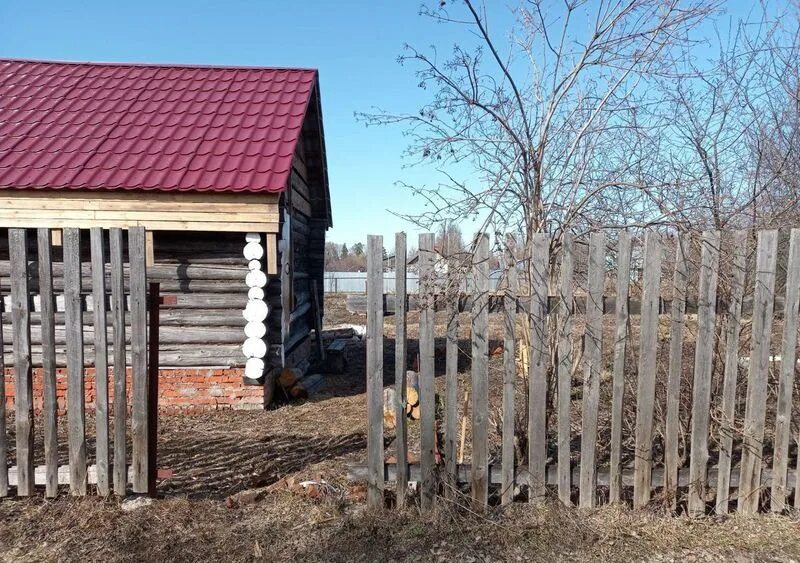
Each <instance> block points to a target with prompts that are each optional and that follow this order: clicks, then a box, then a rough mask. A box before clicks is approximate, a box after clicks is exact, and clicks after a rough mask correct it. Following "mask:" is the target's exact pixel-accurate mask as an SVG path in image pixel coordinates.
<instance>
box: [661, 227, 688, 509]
mask: <svg viewBox="0 0 800 563" xmlns="http://www.w3.org/2000/svg"><path fill="white" fill-rule="evenodd" d="M688 253H689V237H688V236H686V235H680V236H679V237H678V239H677V240H676V242H675V270H674V273H673V275H672V304H671V306H670V329H669V368H668V373H667V420H666V424H665V428H664V493H665V495H666V498H667V499H668V501H669V502H670V505H671V507H672V510H675V508H676V507H677V495H678V463H679V461H678V438H679V436H680V434H681V431H680V430H681V422H680V392H681V372H682V370H683V330H684V328H685V326H686V317H685V313H686V287H687V284H688V281H689V255H688Z"/></svg>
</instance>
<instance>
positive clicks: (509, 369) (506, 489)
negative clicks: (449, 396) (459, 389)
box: [500, 240, 519, 504]
mask: <svg viewBox="0 0 800 563" xmlns="http://www.w3.org/2000/svg"><path fill="white" fill-rule="evenodd" d="M510 243H512V244H513V240H509V241H506V250H505V261H506V264H505V276H506V282H507V287H506V291H505V295H504V296H503V304H504V306H503V320H504V321H505V330H504V336H503V404H502V413H503V428H502V451H501V463H502V478H501V483H500V500H501V503H502V504H508V503H510V502H512V501H513V500H514V488H515V484H516V483H515V480H514V468H515V466H514V386H515V384H516V380H517V365H516V342H517V338H516V332H517V291H518V284H519V281H518V279H517V261H516V259H515V257H514V251H513V248H512V244H510Z"/></svg>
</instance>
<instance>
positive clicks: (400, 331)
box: [394, 233, 408, 508]
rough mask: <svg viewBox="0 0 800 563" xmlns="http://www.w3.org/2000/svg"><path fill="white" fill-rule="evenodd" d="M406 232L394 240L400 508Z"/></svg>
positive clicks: (404, 467)
mask: <svg viewBox="0 0 800 563" xmlns="http://www.w3.org/2000/svg"><path fill="white" fill-rule="evenodd" d="M406 261H407V253H406V234H405V233H397V234H396V235H395V239H394V271H395V298H394V303H395V305H394V314H395V317H394V320H395V343H394V382H395V401H397V405H396V409H395V419H396V426H395V444H396V448H397V451H396V454H397V455H396V457H397V479H396V483H397V491H396V494H397V508H403V507H404V506H405V504H406V495H407V494H408V428H407V425H406V402H407V400H408V399H407V397H406V368H407V365H408V342H407V340H406V305H407V298H408V296H407V295H406V266H407V262H406Z"/></svg>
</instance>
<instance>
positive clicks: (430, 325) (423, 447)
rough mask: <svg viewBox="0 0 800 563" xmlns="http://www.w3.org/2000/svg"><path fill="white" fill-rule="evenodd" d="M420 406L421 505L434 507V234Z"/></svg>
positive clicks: (425, 272)
mask: <svg viewBox="0 0 800 563" xmlns="http://www.w3.org/2000/svg"><path fill="white" fill-rule="evenodd" d="M419 281H420V287H419V291H420V302H421V304H422V309H421V310H420V314H419V406H420V467H421V469H422V486H421V489H420V506H421V507H422V509H423V510H427V509H430V508H431V507H432V506H433V500H434V497H435V495H436V456H435V451H434V450H435V448H436V387H435V383H434V382H435V380H434V376H435V373H434V368H435V364H434V352H435V349H434V298H435V293H436V284H435V280H434V235H432V234H429V233H423V234H421V235H419Z"/></svg>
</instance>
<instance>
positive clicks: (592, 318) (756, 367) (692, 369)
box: [351, 229, 800, 515]
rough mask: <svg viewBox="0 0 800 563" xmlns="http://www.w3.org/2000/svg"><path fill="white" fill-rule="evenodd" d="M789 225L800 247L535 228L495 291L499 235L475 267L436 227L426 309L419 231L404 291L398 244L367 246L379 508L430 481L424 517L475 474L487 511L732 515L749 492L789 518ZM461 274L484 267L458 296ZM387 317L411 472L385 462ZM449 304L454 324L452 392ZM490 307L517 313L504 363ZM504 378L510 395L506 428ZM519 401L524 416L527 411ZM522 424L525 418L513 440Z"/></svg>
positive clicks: (743, 507)
mask: <svg viewBox="0 0 800 563" xmlns="http://www.w3.org/2000/svg"><path fill="white" fill-rule="evenodd" d="M785 234H786V235H790V236H789V237H788V239H789V240H788V241H787V240H786V238H787V237H786V236H784V237H779V233H778V232H777V231H774V230H771V231H760V232H757V233H755V232H744V231H742V232H729V233H720V232H716V231H709V232H703V233H696V234H694V235H686V234H683V235H680V236H674V235H667V234H664V233H659V232H656V231H648V232H646V233H645V234H644V236H643V237H642V239H638V238H634V237H632V236H631V235H630V234H629V233H627V232H613V233H606V232H602V231H600V232H592V233H591V234H590V235H588V236H585V237H577V238H573V237H572V236H571V235H568V234H567V235H563V236H561V237H559V238H558V239H557V240H554V239H551V237H550V236H549V235H546V234H537V235H535V236H534V237H533V240H531V241H530V243H529V244H528V245H526V250H525V251H522V250H521V249H519V248H517V249H516V250H515V249H514V245H513V244H508V245H506V246H507V248H506V251H505V253H506V259H505V264H506V267H505V272H506V273H505V283H504V284H503V287H504V289H503V290H502V291H501V292H499V293H497V292H494V293H490V292H489V291H488V288H489V285H488V280H487V273H488V263H489V259H490V256H491V254H490V248H489V239H488V237H487V236H485V235H482V236H479V237H478V238H477V239H476V243H475V245H474V247H473V252H472V254H471V256H470V257H469V263H468V265H467V267H466V268H463V267H460V266H463V264H464V261H463V260H462V261H461V262H458V261H457V260H449V259H447V258H442V257H440V256H439V255H438V254H437V253H436V252H435V251H434V237H433V235H428V234H425V235H421V236H420V238H419V250H420V260H419V274H420V292H419V295H418V296H415V297H414V296H412V297H411V298H409V296H408V295H407V294H406V288H405V284H404V283H403V281H402V280H404V279H405V275H406V272H405V266H404V264H405V261H404V260H403V259H402V257H404V256H405V250H406V239H405V235H404V234H398V235H397V238H396V254H397V256H398V257H399V258H398V260H397V263H398V271H397V273H396V276H397V280H398V283H397V291H396V295H395V297H394V298H393V299H391V300H390V299H387V297H388V296H386V295H384V294H383V284H382V278H383V271H382V249H383V240H382V237H377V236H371V237H369V239H368V259H369V261H368V287H367V289H368V292H367V313H368V317H367V319H368V320H367V323H368V326H367V401H368V404H367V408H368V418H369V431H368V446H367V447H368V464H367V467H366V468H353V471H352V472H351V475H352V476H354V477H364V478H366V480H367V482H368V501H369V503H370V504H372V505H374V506H383V504H384V488H385V482H387V481H393V482H395V483H396V487H397V504H398V505H400V506H402V505H403V504H404V503H405V502H406V493H407V491H408V483H409V481H416V482H417V483H418V486H419V491H420V503H421V506H422V508H423V509H425V508H429V507H430V506H431V505H432V504H433V502H434V499H435V498H436V495H437V494H444V495H452V494H454V491H456V490H457V489H458V487H459V484H461V483H469V488H470V491H471V497H472V500H473V502H474V503H475V505H477V506H479V507H481V506H485V505H487V503H488V502H489V501H490V495H489V493H490V490H491V491H496V492H497V495H496V496H497V498H499V500H500V502H502V503H507V502H510V501H512V500H513V499H515V498H525V497H526V496H527V499H528V500H529V501H532V502H533V501H537V500H540V499H542V498H543V497H545V496H546V495H548V494H554V495H555V494H557V495H558V498H559V499H560V500H561V501H562V502H563V503H565V504H570V503H572V502H577V504H579V505H580V506H581V507H591V506H594V505H595V504H597V503H599V502H602V501H605V500H607V501H610V502H620V501H626V502H627V501H630V502H632V504H633V506H634V507H636V508H641V507H644V506H645V505H647V504H648V503H650V502H651V499H652V498H655V497H656V496H657V497H658V499H659V500H660V501H661V502H664V503H666V504H667V505H668V506H669V507H671V508H672V509H675V508H676V507H681V508H685V509H686V510H687V511H688V512H689V513H690V514H692V515H701V514H704V513H706V512H708V511H709V510H713V511H715V512H717V513H726V512H728V510H729V509H730V508H731V505H732V504H733V503H734V501H735V503H736V508H737V509H738V510H739V511H740V512H744V513H752V512H756V511H757V510H759V509H760V508H761V507H767V506H768V507H769V508H770V509H771V510H773V511H781V510H784V509H785V508H786V507H787V506H788V503H789V501H790V499H792V497H793V502H794V505H795V506H800V495H797V494H794V490H795V487H796V477H797V472H798V470H800V468H798V467H797V464H798V463H800V457H798V455H797V447H796V442H797V439H798V433H797V424H796V421H797V414H796V413H794V412H793V411H794V410H795V409H797V407H798V404H800V400H799V397H798V393H797V390H796V388H795V370H796V365H797V363H796V347H797V337H798V306H799V305H800V229H793V230H792V231H791V233H785ZM753 240H755V242H756V244H755V247H754V253H753V251H752V250H751V248H750V247H751V246H752V243H751V241H753ZM512 243H513V241H512ZM668 250H669V252H667V251H668ZM520 254H525V255H526V256H524V257H522V258H523V260H522V261H520ZM520 264H524V266H520ZM670 270H671V272H670ZM662 272H665V275H662ZM670 273H671V275H670ZM460 275H469V276H471V278H472V282H473V285H472V287H474V288H475V292H474V293H473V294H472V295H462V294H459V293H458V291H457V290H456V291H452V289H449V288H454V287H455V288H458V287H460V283H459V282H458V281H457V278H458V276H460ZM454 280H456V281H454ZM776 280H777V281H776ZM611 288H614V289H615V293H614V294H613V295H610V296H607V295H606V290H607V289H611ZM409 308H411V309H418V310H419V338H418V341H419V362H418V363H419V406H420V412H421V415H420V416H421V420H420V428H419V433H420V434H419V436H420V438H419V450H418V455H419V463H409V461H408V460H409V444H408V428H407V416H406V412H407V400H406V392H407V388H406V369H407V360H408V358H407V355H408V353H407V351H408V348H407V343H406V342H407V332H406V322H407V311H408V310H409ZM385 310H386V311H388V312H393V313H394V320H395V327H394V332H395V344H396V346H395V362H394V364H395V365H394V370H395V374H394V377H395V402H396V405H395V408H396V418H395V424H396V431H395V453H396V463H385V455H386V452H385V449H384V438H385V436H384V413H383V410H384V400H383V385H384V382H383V375H384V369H383V360H384V352H383V349H384V348H383V347H384V311H385ZM436 311H442V313H443V314H444V316H445V325H444V330H443V332H444V334H443V337H444V362H443V363H444V381H443V383H442V382H440V385H439V392H438V397H437V391H436V382H435V376H436V375H437V373H436V369H435V366H436V362H435V351H436V349H435V337H436V335H435V330H434V328H435V313H436ZM460 312H465V313H468V314H469V316H470V321H469V322H470V323H471V327H470V331H469V332H470V334H469V337H468V341H469V344H467V346H466V347H468V348H469V354H468V356H469V359H470V365H471V367H470V370H471V380H466V379H463V380H461V381H462V382H463V384H464V386H465V387H468V388H469V390H470V392H471V404H470V408H469V412H470V413H471V414H470V425H469V426H470V435H471V444H470V446H469V449H470V450H471V460H470V462H469V463H468V464H467V463H465V464H459V463H457V448H458V443H459V434H460V433H461V432H463V429H460V428H459V425H458V420H459V414H458V413H459V411H458V403H459V396H460V393H459V373H458V372H459V368H458V358H459V338H458V332H459V316H460V315H459V313H460ZM490 313H496V314H497V315H501V316H502V317H501V320H502V324H501V326H500V327H495V331H494V332H501V333H502V335H501V336H502V354H503V361H502V365H501V366H498V365H495V366H494V367H492V368H490V364H491V363H492V362H491V361H490V360H491V357H490V349H489V342H490V332H491V331H490ZM497 315H494V316H493V317H492V318H497ZM520 318H522V320H523V322H521V323H520V322H519V321H520ZM774 318H777V319H778V320H776V321H775V322H774V323H773V319H774ZM522 332H525V333H526V334H521V333H522ZM745 333H747V334H746V335H745ZM780 335H782V338H780ZM745 336H747V337H746V338H745ZM522 342H524V347H525V348H526V354H525V358H524V362H525V364H524V366H523V369H520V367H519V359H520V357H519V351H520V348H521V347H522V346H523V344H522ZM461 348H462V352H466V350H463V348H465V346H463V345H462V346H461ZM499 348H500V347H499V346H498V349H499ZM465 355H467V354H465ZM497 363H498V364H499V362H497ZM490 382H492V383H496V384H497V385H501V386H502V392H501V393H499V402H500V403H501V406H500V408H499V412H500V417H499V420H498V419H497V418H496V417H495V418H494V422H493V423H490V412H491V411H490V408H491V407H490V397H496V395H495V394H493V393H492V388H491V386H490ZM520 391H522V393H524V397H523V400H522V401H515V397H517V396H518V393H519V392H520ZM437 402H438V403H439V404H440V406H439V407H438V408H437ZM520 404H521V405H524V407H523V408H525V409H527V412H523V413H521V415H522V416H519V413H515V408H518V407H519V405H520ZM793 418H794V421H793ZM517 419H522V420H523V421H524V423H523V424H521V425H520V424H518V428H517V436H516V438H517V440H516V442H515V420H517ZM601 423H602V424H601ZM793 423H794V424H793ZM492 426H494V428H495V430H496V432H497V433H498V434H499V440H498V443H497V444H496V445H495V447H494V450H495V451H492V450H491V447H490V441H489V439H488V434H489V432H490V430H491V429H492ZM520 426H521V427H522V428H523V430H522V432H520V430H519V427H520ZM520 434H521V435H520ZM462 440H463V435H462ZM578 443H579V445H578V446H576V444H578ZM519 444H523V447H515V445H517V446H519ZM497 450H499V451H497ZM599 452H602V456H600V454H599ZM526 493H527V494H526Z"/></svg>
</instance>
